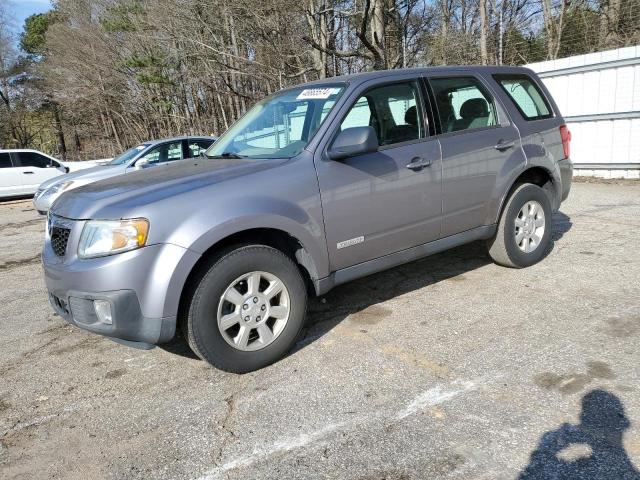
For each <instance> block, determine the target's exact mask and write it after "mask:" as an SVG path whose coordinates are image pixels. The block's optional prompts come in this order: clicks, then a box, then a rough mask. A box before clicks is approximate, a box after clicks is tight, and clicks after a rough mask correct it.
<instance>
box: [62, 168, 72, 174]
mask: <svg viewBox="0 0 640 480" xmlns="http://www.w3.org/2000/svg"><path fill="white" fill-rule="evenodd" d="M63 168H64V173H69V172H70V171H71V169H70V168H69V167H63Z"/></svg>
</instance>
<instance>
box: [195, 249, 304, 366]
mask: <svg viewBox="0 0 640 480" xmlns="http://www.w3.org/2000/svg"><path fill="white" fill-rule="evenodd" d="M254 271H261V272H267V273H270V274H273V275H275V276H277V277H278V278H279V279H280V280H281V281H282V282H283V283H284V285H285V286H286V288H287V290H288V292H289V300H290V311H289V318H288V320H287V322H286V324H285V326H284V329H283V330H282V331H281V333H280V334H279V335H278V336H277V337H276V338H275V340H273V341H272V343H270V344H268V345H266V346H265V347H263V348H261V349H260V350H256V351H250V352H249V351H242V350H238V349H236V348H234V347H232V346H231V345H230V344H229V343H227V341H226V340H225V339H224V338H223V336H222V333H221V332H220V329H219V328H218V322H217V313H218V304H219V301H220V298H221V297H222V295H223V294H224V292H225V290H226V289H227V287H229V285H230V284H231V283H232V282H233V281H234V280H235V279H237V278H238V277H241V276H242V275H244V274H247V273H249V272H254ZM306 308H307V290H306V287H305V282H304V279H303V277H302V275H301V273H300V270H299V269H298V267H297V265H296V264H295V263H294V262H293V261H292V260H291V259H290V258H289V257H288V256H286V255H285V254H283V253H282V252H281V251H279V250H277V249H275V248H272V247H268V246H264V245H246V246H240V247H238V248H235V249H233V250H231V251H227V252H226V253H223V254H222V255H221V256H220V257H219V258H217V259H215V260H213V261H212V264H211V266H210V267H209V268H208V270H206V271H205V272H204V273H203V275H202V277H201V280H200V281H199V283H198V284H197V287H196V288H195V290H194V292H193V295H192V296H191V301H190V304H189V305H188V314H187V318H186V319H185V320H186V321H185V323H184V324H183V331H184V333H185V337H186V338H187V341H188V343H189V346H190V347H191V349H192V350H193V351H194V353H195V354H196V355H198V356H199V357H200V358H202V359H203V360H205V361H206V362H208V363H210V364H211V365H213V366H214V367H216V368H219V369H220V370H225V371H227V372H232V373H247V372H251V371H254V370H258V369H260V368H263V367H266V366H267V365H270V364H272V363H274V362H276V361H277V360H279V359H281V358H282V357H283V356H284V355H285V354H286V353H287V352H288V351H289V350H290V349H291V348H292V347H293V345H294V344H295V342H296V340H297V338H298V335H299V334H300V331H301V329H302V327H303V324H304V319H305V314H306Z"/></svg>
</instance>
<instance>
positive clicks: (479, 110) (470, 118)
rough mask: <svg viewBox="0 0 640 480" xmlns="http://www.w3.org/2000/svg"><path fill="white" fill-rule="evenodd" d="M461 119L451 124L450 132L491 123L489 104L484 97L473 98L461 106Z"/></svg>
mask: <svg viewBox="0 0 640 480" xmlns="http://www.w3.org/2000/svg"><path fill="white" fill-rule="evenodd" d="M460 117H461V118H460V119H458V120H455V121H454V122H452V123H450V124H449V127H450V129H449V130H448V131H450V132H456V131H458V130H466V129H468V128H482V127H486V126H487V125H489V106H488V105H487V101H486V100H485V99H484V98H471V99H469V100H467V101H465V102H464V103H463V104H462V106H461V107H460Z"/></svg>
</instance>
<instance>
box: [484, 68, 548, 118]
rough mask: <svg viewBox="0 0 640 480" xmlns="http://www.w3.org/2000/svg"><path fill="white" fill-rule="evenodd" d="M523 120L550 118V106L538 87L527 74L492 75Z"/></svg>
mask: <svg viewBox="0 0 640 480" xmlns="http://www.w3.org/2000/svg"><path fill="white" fill-rule="evenodd" d="M493 78H494V79H495V81H496V82H498V85H500V87H501V88H502V89H503V90H504V91H505V92H506V94H507V95H508V96H509V98H511V100H512V101H513V103H514V104H515V106H516V108H517V109H518V111H519V112H520V114H521V115H522V116H523V117H524V119H525V120H540V119H543V118H551V117H552V116H553V113H552V111H551V107H550V106H549V103H548V102H547V99H546V98H545V97H544V95H543V94H542V92H541V91H540V88H539V87H538V85H536V83H535V82H534V81H533V79H532V78H531V77H529V76H528V75H494V76H493Z"/></svg>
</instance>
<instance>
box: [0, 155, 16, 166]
mask: <svg viewBox="0 0 640 480" xmlns="http://www.w3.org/2000/svg"><path fill="white" fill-rule="evenodd" d="M12 166H13V165H11V156H10V155H9V153H8V152H4V153H0V168H11V167H12Z"/></svg>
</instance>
